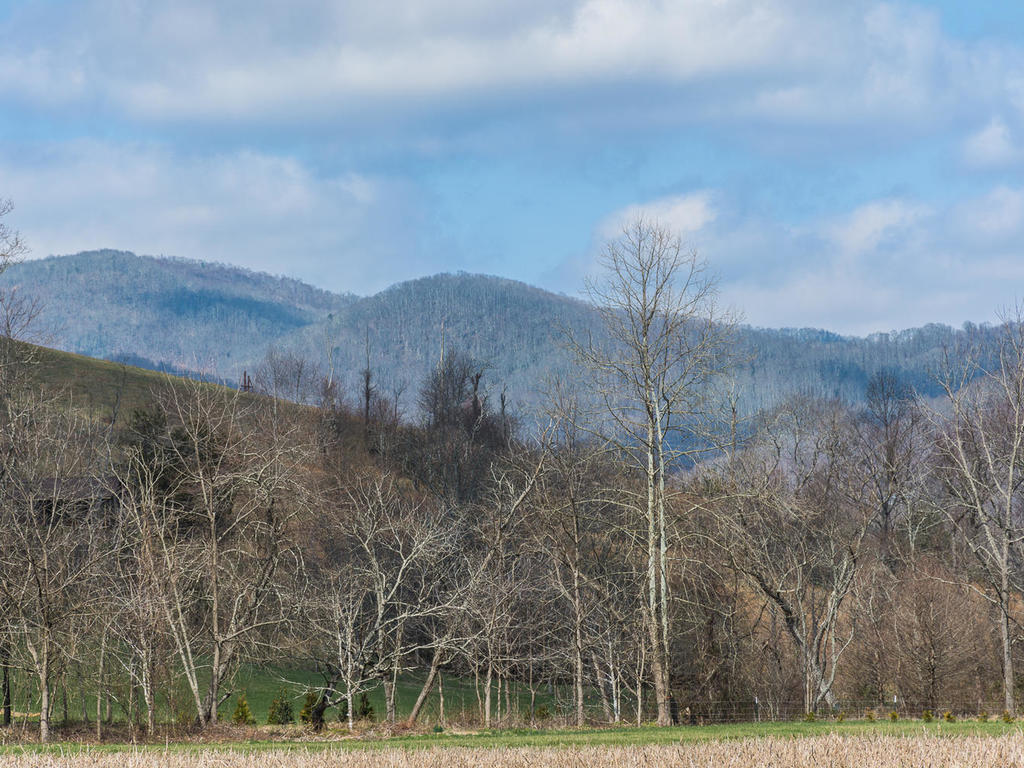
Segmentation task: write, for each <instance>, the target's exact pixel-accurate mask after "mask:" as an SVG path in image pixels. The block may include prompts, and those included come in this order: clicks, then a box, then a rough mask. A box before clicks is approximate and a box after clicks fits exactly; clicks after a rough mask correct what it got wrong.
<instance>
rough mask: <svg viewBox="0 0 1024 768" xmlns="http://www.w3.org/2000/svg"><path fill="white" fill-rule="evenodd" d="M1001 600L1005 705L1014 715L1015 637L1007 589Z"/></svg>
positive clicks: (1000, 617) (1000, 620)
mask: <svg viewBox="0 0 1024 768" xmlns="http://www.w3.org/2000/svg"><path fill="white" fill-rule="evenodd" d="M1000 602H1001V605H1000V609H1001V610H1000V616H999V639H1000V640H1001V641H1002V645H1003V707H1004V708H1005V709H1006V711H1007V712H1009V713H1010V714H1011V715H1013V714H1015V713H1016V710H1017V705H1016V702H1015V700H1014V695H1013V646H1012V643H1013V639H1012V636H1011V634H1010V606H1009V605H1008V602H1009V598H1008V596H1007V593H1006V592H1005V591H1004V592H1003V594H1002V596H1001V598H1000Z"/></svg>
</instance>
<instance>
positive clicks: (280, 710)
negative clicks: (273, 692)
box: [267, 688, 295, 725]
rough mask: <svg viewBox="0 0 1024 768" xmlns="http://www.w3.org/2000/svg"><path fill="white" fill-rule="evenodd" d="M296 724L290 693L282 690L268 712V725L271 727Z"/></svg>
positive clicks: (271, 703)
mask: <svg viewBox="0 0 1024 768" xmlns="http://www.w3.org/2000/svg"><path fill="white" fill-rule="evenodd" d="M293 722H295V713H294V712H293V711H292V702H291V700H290V699H289V698H288V692H287V691H286V690H285V689H284V688H282V689H281V690H280V692H279V693H278V694H277V698H275V699H274V700H273V701H272V702H270V709H268V710H267V723H269V724H270V725H290V724H291V723H293Z"/></svg>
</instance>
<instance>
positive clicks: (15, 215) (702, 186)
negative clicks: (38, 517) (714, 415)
mask: <svg viewBox="0 0 1024 768" xmlns="http://www.w3.org/2000/svg"><path fill="white" fill-rule="evenodd" d="M1022 172H1024V4H1018V3H1012V2H1006V0H975V2H971V3H966V2H962V1H961V0H948V1H947V2H932V3H911V2H906V3H903V2H896V3H876V2H860V0H846V1H844V2H839V1H838V0H835V1H834V2H822V0H791V1H789V2H786V1H784V0H376V1H375V2H368V1H365V0H364V1H363V2H343V1H341V0H334V1H333V2H331V1H327V2H317V1H316V0H310V1H308V2H305V1H301V0H292V2H288V3H282V2H263V0H245V2H241V1H239V2H211V1H210V0H170V1H168V2H136V1H134V0H78V1H77V2H57V1H55V0H53V1H49V0H39V1H33V0H26V1H25V2H5V0H0V199H4V198H8V199H10V200H12V201H13V203H14V205H15V209H14V211H13V212H12V213H10V214H9V215H8V217H7V219H8V221H7V223H8V224H9V225H10V226H13V227H15V228H17V229H18V230H20V232H21V234H22V236H23V238H24V239H25V240H26V241H27V244H28V245H29V247H30V248H31V255H32V257H43V256H47V255H50V254H65V253H74V252H77V251H81V250H90V249H95V248H117V249H124V250H131V251H135V252H136V253H143V254H152V255H173V256H183V257H190V258H197V259H203V260H211V261H220V262H226V263H230V264H237V265H240V266H245V267H248V268H251V269H255V270H260V271H266V272H270V273H273V274H281V275H287V276H290V277H296V278H299V279H302V280H306V281H308V282H311V283H313V284H315V285H319V286H322V287H324V288H328V289H330V290H335V291H349V292H353V293H357V294H361V295H365V294H369V293H373V292H376V291H378V290H381V289H383V288H385V287H386V286H388V285H391V284H393V283H395V282H398V281H401V280H406V279H411V278H415V277H420V276H424V275H430V274H435V273H437V272H455V271H459V270H465V271H469V272H484V273H488V274H496V275H502V276H505V277H511V278H514V279H519V280H524V281H526V282H530V283H533V284H536V285H540V286H542V287H544V288H548V289H550V290H553V291H558V292H562V293H566V294H568V295H579V293H580V291H581V290H582V288H583V284H584V279H585V277H586V276H588V275H592V274H593V273H594V270H595V269H596V263H597V257H598V255H599V254H600V252H601V249H602V248H603V247H604V244H605V243H607V242H608V240H609V239H612V238H614V237H616V235H617V234H618V233H619V232H620V231H621V228H622V226H623V225H624V224H625V223H627V222H629V221H631V220H632V219H634V218H635V217H636V216H638V215H643V216H645V217H646V218H648V219H650V220H656V221H657V222H659V223H660V224H662V225H663V226H667V227H670V228H671V229H673V230H674V231H676V232H677V233H678V234H679V235H680V237H681V238H682V240H683V242H684V243H685V245H686V247H687V248H688V249H692V250H695V251H696V252H697V253H698V254H699V255H700V257H701V258H703V259H705V260H706V261H707V263H708V266H709V267H710V270H711V271H712V272H713V273H714V274H716V275H717V276H718V280H719V290H720V298H721V300H722V302H723V303H725V304H726V305H729V306H732V307H734V308H735V309H736V310H738V311H739V312H741V313H742V315H743V317H744V318H745V320H746V322H748V323H750V324H752V325H758V326H767V327H783V326H786V327H794V326H813V327H822V328H828V329H831V330H835V331H838V332H841V333H849V334H866V333H871V332H876V331H889V330H894V329H902V328H908V327H913V326H919V325H923V324H925V323H929V322H942V323H948V324H951V325H960V324H961V323H963V322H965V321H973V322H985V321H993V320H995V319H997V317H998V316H999V313H1000V312H1003V311H1005V310H1007V309H1008V308H1010V307H1012V306H1013V305H1015V303H1016V302H1017V301H1018V300H1020V299H1024V173H1022Z"/></svg>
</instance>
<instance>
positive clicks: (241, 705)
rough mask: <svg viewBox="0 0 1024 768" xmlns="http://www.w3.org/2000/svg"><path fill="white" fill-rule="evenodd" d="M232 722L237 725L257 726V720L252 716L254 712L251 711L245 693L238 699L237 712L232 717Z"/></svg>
mask: <svg viewBox="0 0 1024 768" xmlns="http://www.w3.org/2000/svg"><path fill="white" fill-rule="evenodd" d="M231 722H232V723H234V724H235V725H256V718H255V717H253V716H252V710H250V709H249V702H248V701H246V698H245V691H242V693H241V695H239V697H238V703H237V704H235V711H234V712H233V713H232V715H231Z"/></svg>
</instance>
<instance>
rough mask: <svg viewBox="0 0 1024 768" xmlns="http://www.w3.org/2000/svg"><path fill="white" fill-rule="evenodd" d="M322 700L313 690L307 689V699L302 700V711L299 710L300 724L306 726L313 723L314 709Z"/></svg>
mask: <svg viewBox="0 0 1024 768" xmlns="http://www.w3.org/2000/svg"><path fill="white" fill-rule="evenodd" d="M319 698H320V696H319V694H318V693H317V691H314V690H313V689H312V688H307V689H306V697H305V698H304V699H303V700H302V709H300V710H299V722H300V723H302V724H304V725H310V724H311V723H312V722H313V707H315V706H316V702H317V700H318V699H319Z"/></svg>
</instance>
